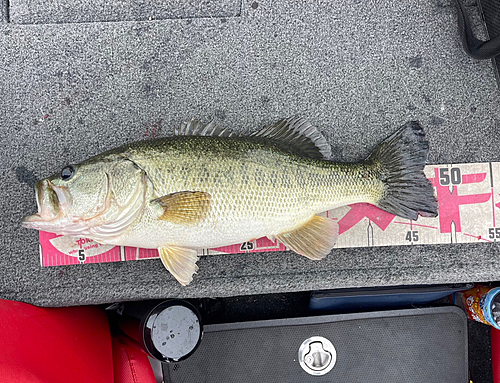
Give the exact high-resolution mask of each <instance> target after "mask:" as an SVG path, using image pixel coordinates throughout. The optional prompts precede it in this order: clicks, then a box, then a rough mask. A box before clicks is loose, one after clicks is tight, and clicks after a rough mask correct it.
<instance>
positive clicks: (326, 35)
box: [0, 0, 500, 306]
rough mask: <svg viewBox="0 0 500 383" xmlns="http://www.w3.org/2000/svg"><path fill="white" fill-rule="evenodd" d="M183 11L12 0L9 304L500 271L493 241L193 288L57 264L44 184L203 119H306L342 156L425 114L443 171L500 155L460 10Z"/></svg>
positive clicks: (452, 278)
mask: <svg viewBox="0 0 500 383" xmlns="http://www.w3.org/2000/svg"><path fill="white" fill-rule="evenodd" d="M139 3H140V2H139ZM139 3H137V4H139ZM182 3H183V2H179V1H160V0H158V1H156V2H147V4H145V5H144V6H139V5H140V4H139V5H137V4H136V5H134V6H130V8H128V7H125V6H124V5H123V4H124V3H122V2H119V1H113V2H104V1H95V2H90V1H88V2H85V1H83V0H71V1H69V0H68V1H62V0H61V1H54V2H42V1H28V0H13V1H11V2H10V4H9V7H8V8H7V7H5V8H3V9H4V10H3V12H4V14H5V15H10V16H9V18H8V19H9V20H10V22H5V23H0V100H2V105H1V107H0V118H1V121H2V124H1V127H0V129H1V134H0V147H1V148H2V150H1V151H0V168H1V169H0V170H1V171H0V184H1V185H2V186H3V187H2V188H1V190H0V193H1V196H0V209H1V210H0V211H1V212H2V214H1V215H0V222H1V223H0V225H1V227H0V230H1V235H0V268H1V269H2V272H1V273H0V297H1V298H9V299H17V300H22V301H26V302H30V303H35V304H40V305H52V306H58V305H76V304H86V303H101V302H111V301H118V300H136V299H146V298H164V297H202V296H203V297H215V296H233V295H244V294H261V293H271V292H285V291H301V290H311V289H324V288H325V289H326V288H338V287H355V286H375V285H398V284H426V283H449V282H468V281H480V280H498V279H499V276H500V269H499V267H498V265H499V264H500V262H499V261H500V247H499V246H498V244H494V243H493V244H473V245H436V246H414V247H410V248H409V247H404V248H403V247H390V248H363V249H341V250H336V251H334V252H332V253H331V254H330V255H329V256H328V257H327V258H326V259H325V260H323V261H321V262H312V261H309V260H307V259H304V258H303V257H300V256H298V255H295V254H292V253H273V254H252V255H243V256H242V255H227V256H210V257H205V258H202V259H200V261H199V262H198V264H199V267H200V270H199V273H198V275H196V276H195V280H194V282H193V283H192V284H191V285H190V286H188V287H186V288H183V287H181V286H180V285H179V284H178V283H177V282H176V281H175V280H174V279H173V278H172V277H171V275H170V274H169V273H168V272H166V271H165V270H164V269H163V267H162V265H161V263H160V261H159V260H150V261H141V262H128V263H114V264H111V263H110V264H92V265H84V266H67V267H54V268H41V267H40V265H39V255H38V234H37V232H36V231H33V230H27V229H23V228H21V227H20V224H19V222H20V220H21V218H22V217H23V216H24V215H26V214H29V213H33V212H34V211H35V209H36V205H35V198H34V191H33V185H34V182H35V180H37V179H40V178H43V177H46V176H49V175H50V174H52V173H54V172H56V171H58V170H59V169H61V168H62V167H63V166H65V165H66V164H68V163H76V162H79V161H82V160H84V159H85V158H87V157H89V156H92V155H94V154H97V153H99V152H101V151H104V150H106V149H110V148H112V147H114V146H117V145H120V144H123V143H126V142H131V141H134V140H139V139H144V138H149V137H151V136H152V135H159V136H166V135H169V134H171V133H172V132H173V129H174V127H175V126H176V125H178V124H179V123H180V122H181V121H183V120H186V119H189V118H191V117H199V118H202V119H205V120H208V119H210V118H212V117H213V118H215V119H216V120H217V121H218V122H219V124H220V125H222V126H223V127H229V128H231V129H234V130H235V131H239V132H253V131H255V130H256V129H258V128H260V127H262V126H264V125H266V124H269V123H271V122H273V121H276V120H277V119H279V118H282V117H287V116H291V115H296V114H300V115H302V116H306V117H308V118H309V119H310V120H311V122H312V123H313V124H315V125H316V126H317V127H318V129H319V130H320V131H321V132H323V134H324V135H325V136H326V138H327V140H328V141H329V143H330V144H331V145H332V148H333V156H332V157H333V158H334V159H336V160H342V161H353V160H359V159H362V158H364V157H366V156H367V155H368V154H369V153H370V151H371V150H372V149H373V148H374V147H375V146H376V144H377V143H378V142H379V141H381V140H382V139H383V138H385V137H386V136H388V135H389V134H390V133H392V132H393V131H394V130H395V129H397V128H398V127H399V126H400V125H401V124H403V123H404V122H406V121H408V120H410V119H418V120H420V121H421V123H422V124H423V125H424V126H425V128H426V131H427V134H428V138H429V141H430V147H431V148H430V158H429V162H430V163H463V162H483V161H500V152H499V151H498V148H499V147H500V135H499V134H498V129H499V124H500V104H499V102H498V96H499V94H498V89H497V85H496V83H495V77H494V72H493V68H492V65H491V62H490V61H476V60H473V59H471V58H469V57H467V56H466V55H465V53H463V51H462V49H461V45H460V41H459V37H458V33H457V27H456V11H455V8H454V5H453V3H452V2H451V1H446V0H433V1H425V2H424V1H418V2H415V1H410V0H405V1H400V2H393V1H389V0H384V1H382V2H380V1H368V2H367V1H353V2H347V3H346V2H340V1H338V2H330V1H321V2H290V1H280V0H278V1H264V2H261V1H249V2H247V1H243V2H242V3H240V2H239V1H237V2H233V1H229V0H227V1H220V2H210V3H209V2H200V3H199V4H196V3H195V2H192V1H189V2H186V8H182V7H181V4H182ZM141 4H142V3H141ZM100 7H101V8H100ZM134 7H135V8H134ZM148 7H150V8H148ZM168 7H170V8H169V9H168ZM132 8H133V9H132ZM181 8H182V9H181ZM151 9H153V10H154V11H155V12H156V13H154V14H152V15H151V16H153V17H152V20H149V16H150V13H151V12H152V11H151ZM169 12H170V13H169ZM197 12H201V13H200V15H197V14H196V13H197ZM137 20H138V21H137ZM84 21H85V22H84Z"/></svg>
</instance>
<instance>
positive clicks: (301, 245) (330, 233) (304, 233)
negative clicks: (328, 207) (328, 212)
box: [276, 215, 339, 260]
mask: <svg viewBox="0 0 500 383" xmlns="http://www.w3.org/2000/svg"><path fill="white" fill-rule="evenodd" d="M338 236H339V224H338V223H337V222H336V221H334V220H332V219H329V218H325V217H320V216H317V215H315V216H314V217H313V218H312V219H311V220H309V221H307V222H306V223H305V224H304V225H302V226H301V227H299V228H297V229H295V230H292V231H289V232H286V233H282V234H278V235H277V236H276V238H278V240H279V241H280V242H281V243H283V244H284V245H285V246H287V247H288V248H289V249H290V250H293V251H295V252H296V253H298V254H300V255H303V256H305V257H307V258H309V259H312V260H319V259H323V258H324V257H326V255H327V254H329V253H330V251H331V250H332V248H333V246H335V242H336V241H337V238H338Z"/></svg>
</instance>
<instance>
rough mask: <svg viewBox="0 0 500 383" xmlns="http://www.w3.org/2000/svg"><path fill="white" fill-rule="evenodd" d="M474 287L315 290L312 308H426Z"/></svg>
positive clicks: (445, 286)
mask: <svg viewBox="0 0 500 383" xmlns="http://www.w3.org/2000/svg"><path fill="white" fill-rule="evenodd" d="M472 286H473V285H472V284H460V285H431V286H397V287H384V288H378V287H377V288H371V287H370V288H358V289H339V290H325V291H315V292H313V293H312V294H311V300H310V301H309V309H310V310H328V311H342V312H347V311H359V310H367V309H382V308H387V309H389V308H399V307H405V306H416V305H424V304H428V303H430V302H433V301H436V300H438V299H441V298H444V297H446V296H449V295H450V294H453V293H454V292H457V291H462V290H466V289H469V288H471V287H472Z"/></svg>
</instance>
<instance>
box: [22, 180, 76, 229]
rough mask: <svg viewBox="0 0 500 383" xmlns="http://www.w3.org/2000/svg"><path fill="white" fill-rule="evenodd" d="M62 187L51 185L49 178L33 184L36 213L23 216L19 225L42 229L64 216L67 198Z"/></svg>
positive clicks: (67, 202)
mask: <svg viewBox="0 0 500 383" xmlns="http://www.w3.org/2000/svg"><path fill="white" fill-rule="evenodd" d="M64 189H65V188H63V187H58V186H55V185H53V184H52V182H51V181H50V180H49V179H45V180H41V181H38V182H37V183H36V185H35V193H36V204H37V206H38V213H36V214H33V215H29V216H27V217H24V218H23V220H22V221H21V225H22V226H23V227H25V228H28V229H37V230H43V229H47V228H48V227H49V226H52V225H53V224H54V223H55V222H56V221H58V220H60V219H61V218H62V217H63V216H65V214H64V210H65V208H66V209H67V207H68V204H69V198H68V195H67V193H66V191H65V190H64Z"/></svg>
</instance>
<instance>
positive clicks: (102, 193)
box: [22, 117, 437, 285]
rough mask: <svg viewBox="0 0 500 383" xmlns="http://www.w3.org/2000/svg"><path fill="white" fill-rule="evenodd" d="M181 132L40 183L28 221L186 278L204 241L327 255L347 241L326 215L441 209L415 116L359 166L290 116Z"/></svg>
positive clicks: (188, 126) (193, 125)
mask: <svg viewBox="0 0 500 383" xmlns="http://www.w3.org/2000/svg"><path fill="white" fill-rule="evenodd" d="M180 130H181V134H180V135H177V136H173V137H167V138H158V139H153V140H148V141H142V142H135V143H130V144H127V145H124V146H121V147H119V148H116V149H113V150H110V151H108V152H105V153H102V154H100V155H97V156H95V157H92V158H90V159H88V160H86V161H84V162H82V163H80V164H76V165H69V166H66V167H65V168H63V169H62V171H61V172H60V173H57V174H55V175H53V176H52V177H50V178H47V179H44V180H41V181H39V182H38V183H37V184H36V198H37V204H38V213H37V214H35V215H31V216H28V217H25V218H24V219H23V222H22V224H23V226H24V227H27V228H33V229H38V230H45V231H49V232H53V233H57V234H62V235H69V236H79V237H87V238H91V239H93V240H95V241H97V242H100V243H103V244H112V245H122V246H134V247H142V248H157V249H158V250H159V253H160V258H161V260H162V262H163V264H164V266H165V267H166V268H167V269H168V270H169V271H170V272H171V273H172V274H173V276H174V277H175V278H176V279H177V280H178V281H179V282H180V283H181V284H183V285H187V284H189V283H190V282H191V281H192V279H193V274H194V273H195V272H196V271H197V270H198V267H197V265H196V262H197V260H198V256H197V251H196V249H199V248H212V247H220V246H225V245H231V244H235V243H241V242H247V241H251V240H253V239H256V238H260V237H264V236H267V237H270V238H276V239H278V240H279V241H280V242H282V243H283V244H284V245H286V246H287V247H288V248H289V249H290V250H293V251H295V252H297V253H299V254H301V255H304V256H306V257H308V258H310V259H313V260H318V259H321V258H323V257H325V256H326V255H327V254H329V253H330V251H331V250H332V248H333V246H334V245H335V241H336V239H337V237H338V232H339V227H338V224H337V222H335V221H334V220H331V219H328V218H325V217H321V216H318V214H319V213H321V212H324V211H327V210H331V209H334V208H337V207H340V206H343V205H347V204H352V203H356V202H367V203H372V204H375V205H377V206H379V207H380V208H382V209H384V210H386V211H388V212H390V213H393V214H396V215H398V216H400V217H403V218H408V219H413V220H415V219H417V217H418V216H419V215H422V216H432V217H434V216H436V215H437V201H436V198H435V196H434V190H433V187H432V186H431V184H430V182H429V181H428V180H427V178H426V177H425V176H424V173H423V167H424V165H425V162H426V159H427V153H428V150H429V146H428V142H427V141H426V139H425V136H424V131H423V129H422V127H421V126H420V125H419V123H418V122H409V123H407V124H406V125H404V126H403V127H401V128H400V129H399V130H398V131H397V132H395V133H394V134H392V135H391V136H390V137H389V138H387V139H386V140H385V141H383V142H382V143H381V144H380V145H379V146H378V147H377V148H376V149H375V150H374V151H373V153H372V154H371V155H370V156H369V157H368V158H367V159H366V160H364V161H361V162H359V163H339V162H333V161H330V160H328V159H326V157H328V156H329V154H330V148H329V146H328V144H327V142H326V140H325V138H324V137H323V136H322V135H321V134H320V133H319V132H318V131H317V130H316V129H315V128H314V127H313V126H312V125H311V124H310V123H308V122H307V121H306V120H304V119H302V118H299V117H293V118H288V119H283V120H280V121H279V122H277V123H276V124H274V125H271V126H269V127H266V128H264V129H262V130H261V131H259V132H257V133H255V134H253V135H250V136H247V137H241V136H232V135H231V134H229V133H228V132H227V131H221V130H220V129H219V128H217V127H216V126H215V124H214V123H209V124H206V125H205V124H202V123H201V122H200V121H197V120H192V121H190V122H189V123H185V124H183V125H182V126H181V129H180Z"/></svg>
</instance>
